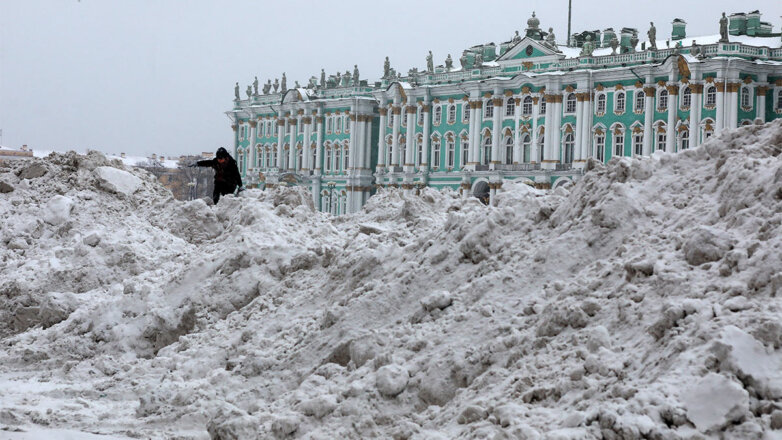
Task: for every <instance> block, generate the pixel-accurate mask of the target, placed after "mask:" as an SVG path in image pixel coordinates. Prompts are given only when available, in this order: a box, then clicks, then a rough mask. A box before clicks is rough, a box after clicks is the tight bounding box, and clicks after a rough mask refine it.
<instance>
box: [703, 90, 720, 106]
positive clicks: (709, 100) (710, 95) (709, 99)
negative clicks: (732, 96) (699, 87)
mask: <svg viewBox="0 0 782 440" xmlns="http://www.w3.org/2000/svg"><path fill="white" fill-rule="evenodd" d="M715 105H717V88H716V87H714V86H709V87H708V88H707V89H706V107H714V106H715Z"/></svg>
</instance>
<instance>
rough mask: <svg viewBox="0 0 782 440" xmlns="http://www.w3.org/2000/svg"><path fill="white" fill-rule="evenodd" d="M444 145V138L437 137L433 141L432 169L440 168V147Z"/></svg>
mask: <svg viewBox="0 0 782 440" xmlns="http://www.w3.org/2000/svg"><path fill="white" fill-rule="evenodd" d="M441 145H442V140H441V139H437V140H435V141H433V142H432V169H435V170H439V169H440V147H441Z"/></svg>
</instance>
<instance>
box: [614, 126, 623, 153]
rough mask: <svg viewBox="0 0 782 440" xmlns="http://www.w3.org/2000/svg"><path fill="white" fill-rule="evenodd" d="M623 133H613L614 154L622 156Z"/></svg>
mask: <svg viewBox="0 0 782 440" xmlns="http://www.w3.org/2000/svg"><path fill="white" fill-rule="evenodd" d="M624 151H625V134H624V132H622V131H619V132H615V133H614V156H619V157H621V156H624Z"/></svg>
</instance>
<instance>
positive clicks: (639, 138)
mask: <svg viewBox="0 0 782 440" xmlns="http://www.w3.org/2000/svg"><path fill="white" fill-rule="evenodd" d="M643 151H644V135H643V133H635V134H634V135H633V153H635V155H636V156H640V155H642V154H643Z"/></svg>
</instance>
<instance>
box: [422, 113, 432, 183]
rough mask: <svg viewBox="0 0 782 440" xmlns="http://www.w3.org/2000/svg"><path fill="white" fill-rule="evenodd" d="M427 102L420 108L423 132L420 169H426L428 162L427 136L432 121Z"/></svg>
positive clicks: (430, 132)
mask: <svg viewBox="0 0 782 440" xmlns="http://www.w3.org/2000/svg"><path fill="white" fill-rule="evenodd" d="M429 110H430V106H429V101H426V100H425V101H424V105H423V107H421V111H422V112H423V115H424V132H423V137H424V139H423V150H424V151H423V156H424V157H423V158H421V160H423V161H424V162H423V163H422V164H421V168H422V169H428V165H429V164H428V162H429V136H431V134H432V120H431V112H430V111H429Z"/></svg>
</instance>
